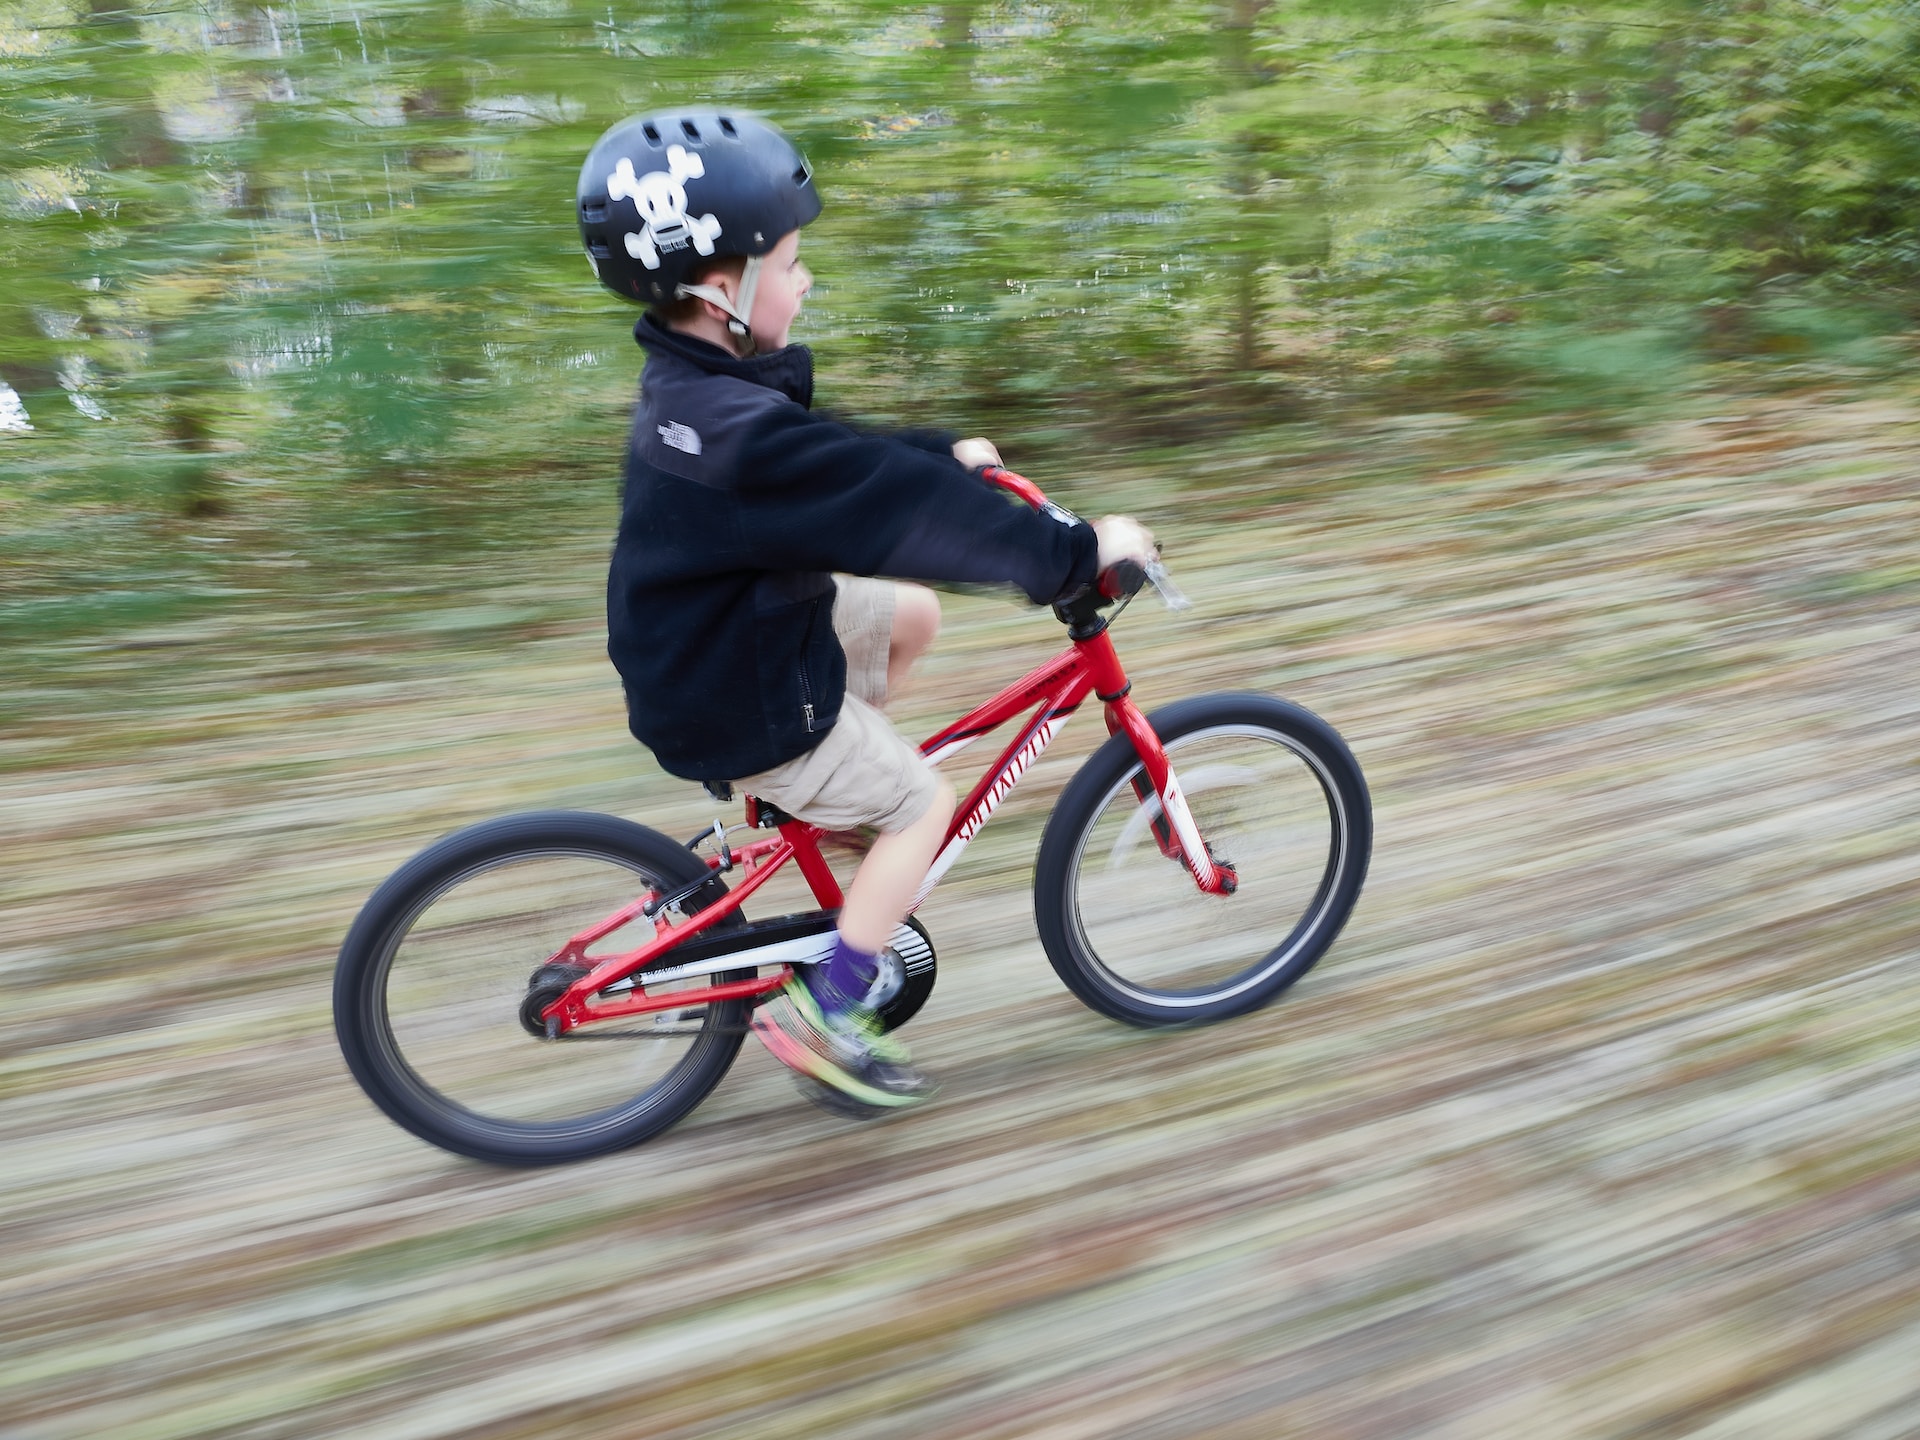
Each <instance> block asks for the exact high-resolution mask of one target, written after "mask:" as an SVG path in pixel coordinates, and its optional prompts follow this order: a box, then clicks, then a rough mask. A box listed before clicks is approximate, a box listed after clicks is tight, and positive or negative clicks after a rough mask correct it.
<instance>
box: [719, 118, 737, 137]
mask: <svg viewBox="0 0 1920 1440" xmlns="http://www.w3.org/2000/svg"><path fill="white" fill-rule="evenodd" d="M720 133H721V134H722V135H724V136H726V137H727V138H728V139H729V140H738V139H739V138H740V136H739V134H738V133H737V132H736V131H735V130H734V128H733V121H732V120H730V119H728V118H727V117H726V116H725V115H722V116H721V117H720Z"/></svg>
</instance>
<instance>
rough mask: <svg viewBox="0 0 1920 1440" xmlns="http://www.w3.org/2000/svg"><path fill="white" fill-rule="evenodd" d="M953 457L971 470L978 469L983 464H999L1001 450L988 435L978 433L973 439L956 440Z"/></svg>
mask: <svg viewBox="0 0 1920 1440" xmlns="http://www.w3.org/2000/svg"><path fill="white" fill-rule="evenodd" d="M953 458H954V459H956V460H958V461H959V462H960V463H961V464H962V465H964V466H966V467H967V469H969V470H978V469H981V468H982V467H983V466H987V465H998V464H999V463H1000V452H999V451H998V450H997V449H995V448H994V444H993V441H991V440H989V439H987V437H986V436H984V435H976V436H974V437H973V438H972V439H971V440H956V441H954V442H953Z"/></svg>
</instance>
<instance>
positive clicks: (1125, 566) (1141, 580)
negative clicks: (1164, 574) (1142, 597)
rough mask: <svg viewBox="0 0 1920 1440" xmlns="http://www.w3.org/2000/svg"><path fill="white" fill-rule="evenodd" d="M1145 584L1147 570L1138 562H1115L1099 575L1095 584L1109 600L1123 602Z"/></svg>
mask: <svg viewBox="0 0 1920 1440" xmlns="http://www.w3.org/2000/svg"><path fill="white" fill-rule="evenodd" d="M1146 583H1147V570H1146V567H1145V566H1144V565H1142V564H1141V563H1140V562H1139V561H1138V560H1116V561H1114V562H1113V564H1111V565H1109V566H1108V567H1107V568H1106V569H1104V570H1102V571H1101V572H1100V574H1099V577H1098V579H1097V580H1096V581H1095V584H1096V585H1098V586H1099V589H1100V593H1101V594H1102V595H1104V596H1106V598H1107V599H1109V600H1124V599H1126V598H1127V597H1128V596H1130V595H1134V594H1136V593H1138V591H1139V589H1140V587H1141V586H1142V585H1144V584H1146Z"/></svg>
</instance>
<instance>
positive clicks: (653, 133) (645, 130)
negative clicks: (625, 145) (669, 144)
mask: <svg viewBox="0 0 1920 1440" xmlns="http://www.w3.org/2000/svg"><path fill="white" fill-rule="evenodd" d="M640 133H641V134H642V135H644V136H646V137H647V143H648V144H649V145H658V144H659V143H660V127H659V126H657V125H655V124H654V123H653V122H652V121H651V120H649V121H647V123H646V124H644V125H642V126H641V127H640Z"/></svg>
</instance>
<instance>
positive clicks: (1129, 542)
mask: <svg viewBox="0 0 1920 1440" xmlns="http://www.w3.org/2000/svg"><path fill="white" fill-rule="evenodd" d="M1093 533H1094V534H1095V535H1097V536H1098V537H1099V539H1100V568H1101V569H1102V570H1105V569H1107V568H1108V567H1109V566H1112V565H1117V564H1119V563H1120V562H1121V561H1122V560H1136V561H1138V562H1139V563H1140V564H1142V565H1144V564H1146V563H1147V561H1149V560H1151V559H1153V557H1154V556H1155V555H1158V554H1159V553H1160V552H1159V550H1158V548H1157V547H1156V546H1155V545H1154V543H1153V532H1152V531H1151V530H1149V529H1147V527H1146V526H1144V525H1142V524H1141V523H1140V522H1139V521H1138V520H1135V519H1134V518H1133V517H1131V516H1129V515H1102V516H1101V517H1100V518H1099V519H1098V520H1096V521H1094V522H1093Z"/></svg>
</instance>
